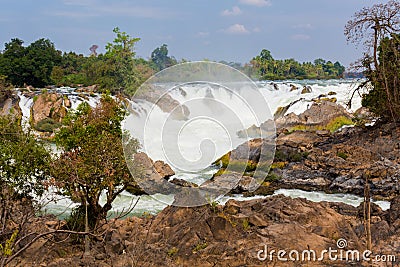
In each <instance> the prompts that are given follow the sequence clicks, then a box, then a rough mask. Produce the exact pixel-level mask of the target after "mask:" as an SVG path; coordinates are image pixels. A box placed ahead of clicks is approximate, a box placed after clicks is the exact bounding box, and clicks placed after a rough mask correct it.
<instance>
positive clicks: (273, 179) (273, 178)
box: [264, 171, 282, 182]
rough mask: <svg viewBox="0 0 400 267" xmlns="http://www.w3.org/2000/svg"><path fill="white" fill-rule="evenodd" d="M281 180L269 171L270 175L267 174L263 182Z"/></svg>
mask: <svg viewBox="0 0 400 267" xmlns="http://www.w3.org/2000/svg"><path fill="white" fill-rule="evenodd" d="M281 178H282V177H280V176H279V175H277V174H276V173H274V172H272V171H271V172H270V173H268V175H267V177H265V179H264V182H276V181H279V180H280V179H281Z"/></svg>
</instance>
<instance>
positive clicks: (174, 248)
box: [167, 247, 179, 258]
mask: <svg viewBox="0 0 400 267" xmlns="http://www.w3.org/2000/svg"><path fill="white" fill-rule="evenodd" d="M178 252H179V249H177V248H176V247H173V248H170V249H169V250H168V252H167V255H168V257H170V258H172V257H173V256H175V255H176V254H177V253H178Z"/></svg>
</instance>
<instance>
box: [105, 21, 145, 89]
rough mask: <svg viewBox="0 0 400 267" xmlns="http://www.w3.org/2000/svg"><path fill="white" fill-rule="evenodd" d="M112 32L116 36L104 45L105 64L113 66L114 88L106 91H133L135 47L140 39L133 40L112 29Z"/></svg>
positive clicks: (116, 29) (117, 29) (134, 84)
mask: <svg viewBox="0 0 400 267" xmlns="http://www.w3.org/2000/svg"><path fill="white" fill-rule="evenodd" d="M113 32H114V33H115V34H116V35H117V36H116V37H115V39H114V41H113V42H112V43H108V44H107V45H106V54H105V58H106V62H107V63H106V64H111V65H115V69H114V73H113V75H110V77H114V86H113V87H109V88H107V89H109V90H111V91H115V90H119V89H123V90H125V89H127V90H131V91H134V90H135V89H136V88H135V86H136V83H135V77H134V76H135V73H134V70H133V64H134V58H135V55H136V53H135V45H136V43H137V42H139V41H140V38H133V37H131V36H130V35H129V34H127V33H126V32H121V31H120V29H119V28H118V27H117V28H114V30H113Z"/></svg>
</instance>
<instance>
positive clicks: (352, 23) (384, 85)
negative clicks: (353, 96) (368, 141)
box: [344, 0, 400, 122]
mask: <svg viewBox="0 0 400 267" xmlns="http://www.w3.org/2000/svg"><path fill="white" fill-rule="evenodd" d="M399 21H400V2H399V1H398V0H390V1H388V2H387V3H382V4H380V3H379V4H375V5H373V6H371V7H366V8H363V9H362V10H360V11H358V12H356V13H355V14H354V16H353V18H352V19H351V20H349V21H348V22H347V24H346V27H345V32H344V33H345V35H346V37H347V40H348V41H351V42H353V43H355V44H359V43H364V44H368V45H367V46H366V49H365V52H364V56H363V58H361V59H360V62H361V63H362V66H360V67H362V68H363V69H364V70H365V76H366V77H367V81H366V82H365V83H363V84H362V85H361V86H360V87H359V88H357V89H356V90H355V91H354V93H356V92H357V91H359V90H361V89H365V88H366V89H367V90H368V93H366V94H364V95H363V99H362V105H363V106H365V107H368V108H369V109H370V110H371V111H373V112H374V113H375V114H377V115H379V116H381V119H382V120H386V121H394V122H396V121H399V120H400V88H399V84H400V50H399V45H400V34H399V31H400V24H399Z"/></svg>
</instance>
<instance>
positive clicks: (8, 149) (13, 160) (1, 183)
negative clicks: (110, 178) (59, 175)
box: [0, 116, 50, 266]
mask: <svg viewBox="0 0 400 267" xmlns="http://www.w3.org/2000/svg"><path fill="white" fill-rule="evenodd" d="M49 162H50V154H49V153H48V151H47V150H46V149H45V147H44V145H43V143H41V142H39V141H37V140H36V139H35V138H34V136H32V135H31V134H30V132H29V131H24V130H23V129H22V127H21V125H20V123H19V121H18V120H17V119H16V118H14V117H11V116H1V117H0V266H7V264H8V263H9V262H10V261H11V260H12V259H13V258H14V257H15V255H17V254H18V253H21V252H22V251H23V250H24V246H25V245H21V244H24V242H25V244H26V243H29V242H30V241H32V238H33V237H34V236H35V233H32V232H31V229H29V226H28V225H29V224H30V223H31V220H32V219H33V218H34V217H35V212H36V211H38V209H37V207H38V205H37V203H36V202H35V201H34V200H33V199H32V197H33V196H40V195H42V193H43V191H44V189H45V188H46V186H45V181H47V179H48V174H49Z"/></svg>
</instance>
